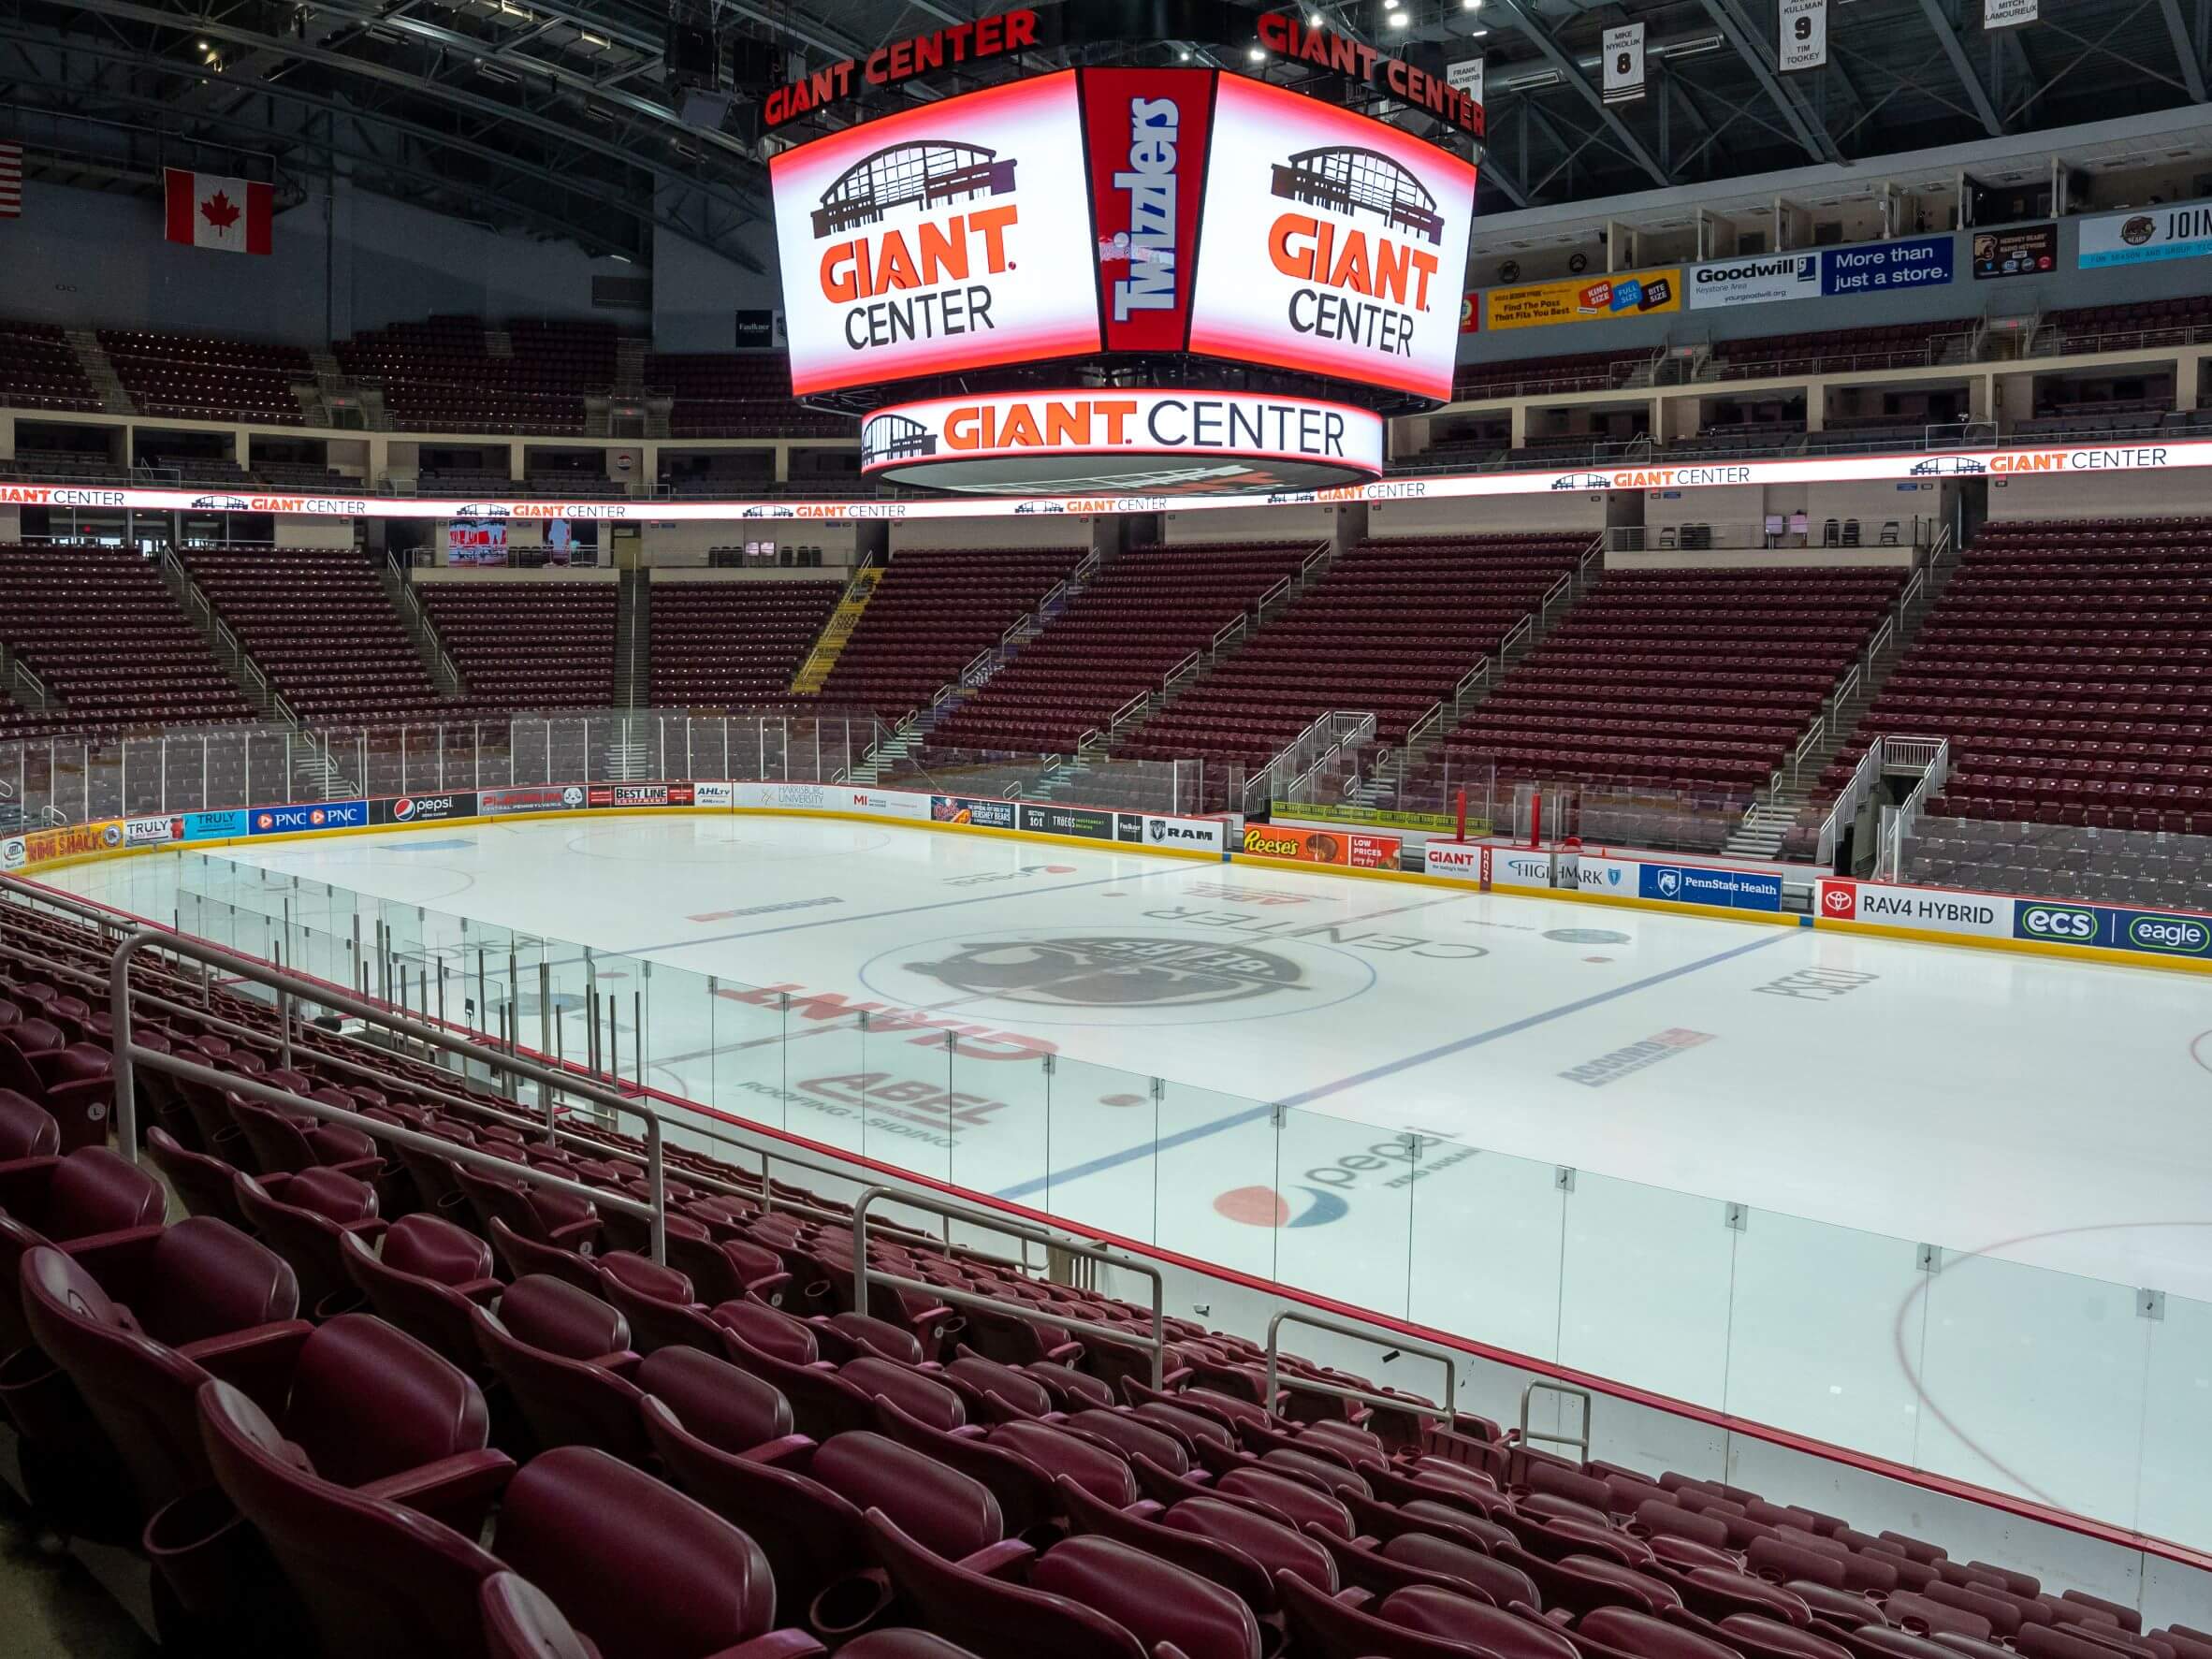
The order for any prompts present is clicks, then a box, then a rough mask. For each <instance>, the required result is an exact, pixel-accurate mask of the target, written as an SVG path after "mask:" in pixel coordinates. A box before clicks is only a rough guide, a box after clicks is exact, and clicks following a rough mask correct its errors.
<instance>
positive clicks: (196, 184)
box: [163, 167, 276, 254]
mask: <svg viewBox="0 0 2212 1659" xmlns="http://www.w3.org/2000/svg"><path fill="white" fill-rule="evenodd" d="M163 177H164V183H165V184H166V186H167V196H168V229H167V237H168V240H171V241H173V242H182V243H183V244H184V245H185V246H186V247H191V248H220V249H222V250H223V251H224V252H225V253H226V254H266V253H268V252H269V222H270V220H271V219H272V218H274V217H275V213H276V187H275V186H274V185H270V184H255V183H252V182H249V181H247V180H244V179H226V178H223V177H221V176H220V175H218V174H215V173H187V172H184V171H183V170H182V169H181V168H178V167H165V168H164V169H163Z"/></svg>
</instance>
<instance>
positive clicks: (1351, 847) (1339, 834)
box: [1244, 823, 1404, 870]
mask: <svg viewBox="0 0 2212 1659" xmlns="http://www.w3.org/2000/svg"><path fill="white" fill-rule="evenodd" d="M1403 846H1404V842H1402V841H1401V840H1400V839H1399V838H1398V837H1396V836H1370V835H1362V834H1361V833H1360V832H1359V831H1358V830H1316V829H1300V828H1298V827H1296V826H1295V825H1292V824H1287V823H1248V824H1246V825H1245V826H1244V851H1245V852H1247V853H1249V854H1251V855H1252V856H1254V857H1258V858H1287V859H1294V860H1296V861H1297V862H1299V863H1301V864H1335V865H1343V866H1346V867H1347V868H1350V869H1355V870H1394V869H1396V868H1397V867H1398V851H1399V849H1400V848H1401V847H1403Z"/></svg>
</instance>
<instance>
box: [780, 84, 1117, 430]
mask: <svg viewBox="0 0 2212 1659" xmlns="http://www.w3.org/2000/svg"><path fill="white" fill-rule="evenodd" d="M1083 167H1084V149H1083V119H1082V114H1081V111H1080V109H1078V106H1077V101H1076V95H1075V74H1074V71H1072V70H1065V71H1062V72H1061V73H1059V74H1057V75H1047V76H1043V77H1041V78H1040V79H1038V80H1021V81H1015V82H1013V83H1011V85H1007V86H997V87H992V88H989V89H988V90H986V91H983V92H977V93H969V94H968V95H966V96H964V97H956V98H945V99H942V100H940V101H939V102H937V103H933V104H927V105H924V106H922V107H920V108H918V109H910V110H905V111H902V112H901V113H899V114H896V115H890V116H886V117H884V118H883V119H882V120H880V121H872V122H869V123H867V124H866V125H863V126H856V127H851V128H849V129H847V130H846V131H844V132H841V133H835V134H832V135H831V136H830V137H828V138H818V139H816V140H815V141H814V142H812V143H810V144H802V145H799V146H798V147H797V148H795V149H792V150H787V151H785V152H784V153H781V154H780V155H778V156H775V157H774V158H773V159H771V160H770V162H769V164H768V177H769V182H770V184H771V185H772V187H773V190H774V194H775V198H776V240H777V248H778V253H779V256H780V262H781V265H782V271H783V303H784V317H785V331H786V334H787V336H788V338H789V342H790V346H791V373H792V390H793V393H795V394H797V395H799V396H801V397H804V396H806V395H808V393H812V392H825V391H834V390H837V389H838V388H840V387H845V386H860V385H866V384H873V383H875V382H878V381H884V380H899V379H904V378H906V377H908V376H910V375H918V374H933V373H939V372H943V371H950V370H954V369H972V368H982V367H984V366H986V365H990V364H996V363H1017V362H1025V361H1028V360H1031V359H1035V358H1041V357H1063V356H1069V355H1075V354H1081V353H1085V352H1094V351H1097V350H1098V349H1099V306H1098V294H1097V289H1096V286H1095V284H1094V283H1093V280H1092V271H1093V265H1094V262H1093V259H1092V256H1091V215H1090V202H1089V200H1088V199H1087V198H1086V196H1085V195H1084V191H1083V190H1082V189H1081V188H1079V187H1078V188H1070V182H1072V181H1078V180H1081V179H1082V178H1083V177H1084V170H1083Z"/></svg>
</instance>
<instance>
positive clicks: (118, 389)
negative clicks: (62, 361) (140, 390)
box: [64, 328, 138, 415]
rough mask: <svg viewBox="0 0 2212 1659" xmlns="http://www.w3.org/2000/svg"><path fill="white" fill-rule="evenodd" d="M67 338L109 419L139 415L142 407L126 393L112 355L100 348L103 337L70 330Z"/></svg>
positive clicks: (65, 334)
mask: <svg viewBox="0 0 2212 1659" xmlns="http://www.w3.org/2000/svg"><path fill="white" fill-rule="evenodd" d="M64 338H65V339H66V340H67V341H68V342H69V347H70V349H71V350H72V351H74V352H75V353H76V354H77V361H78V362H79V364H80V365H81V366H82V367H83V370H84V377H85V378H86V379H87V380H89V381H91V382H92V383H93V390H94V391H95V392H97V393H98V394H99V395H100V409H101V411H102V413H104V414H108V415H135V414H137V413H138V406H137V405H136V404H134V403H133V402H132V401H131V396H130V394H129V393H128V392H126V391H124V389H123V381H122V379H121V378H120V377H119V376H118V375H117V374H116V372H115V365H114V364H113V363H111V362H109V360H108V354H107V352H106V350H105V349H103V348H102V346H101V344H100V337H99V336H98V335H97V334H95V332H94V331H93V330H92V329H90V328H70V329H67V330H65V333H64Z"/></svg>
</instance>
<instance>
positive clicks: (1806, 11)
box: [1775, 0, 1828, 75]
mask: <svg viewBox="0 0 2212 1659" xmlns="http://www.w3.org/2000/svg"><path fill="white" fill-rule="evenodd" d="M1778 3H1779V4H1780V6H1781V7H1782V32H1781V36H1780V39H1779V44H1778V46H1777V48H1776V61H1775V66H1776V67H1777V68H1779V69H1780V70H1781V71H1782V72H1783V74H1785V75H1788V74H1792V73H1795V72H1796V71H1797V70H1799V69H1817V68H1819V67H1820V66H1821V65H1823V64H1825V63H1826V62H1827V61H1828V0H1778Z"/></svg>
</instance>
